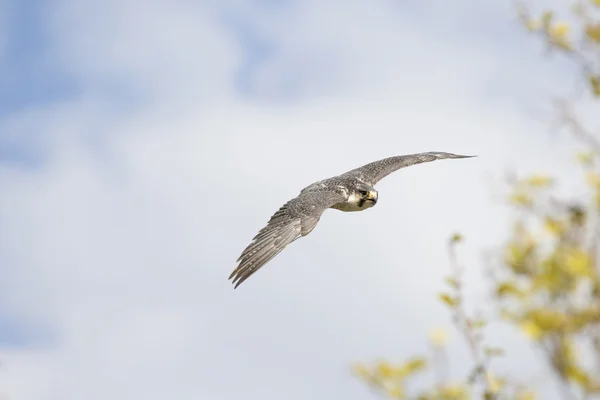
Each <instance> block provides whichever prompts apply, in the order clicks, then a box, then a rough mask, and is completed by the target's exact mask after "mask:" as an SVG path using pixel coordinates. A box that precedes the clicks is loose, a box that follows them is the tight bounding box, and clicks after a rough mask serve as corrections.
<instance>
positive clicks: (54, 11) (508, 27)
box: [0, 0, 571, 400]
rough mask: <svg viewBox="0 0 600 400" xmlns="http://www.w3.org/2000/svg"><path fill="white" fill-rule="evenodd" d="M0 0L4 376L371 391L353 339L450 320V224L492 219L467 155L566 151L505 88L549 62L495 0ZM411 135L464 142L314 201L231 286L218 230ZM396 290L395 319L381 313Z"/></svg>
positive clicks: (245, 232) (12, 380)
mask: <svg viewBox="0 0 600 400" xmlns="http://www.w3.org/2000/svg"><path fill="white" fill-rule="evenodd" d="M0 4H2V7H5V8H7V9H8V13H7V15H8V19H9V21H10V24H9V25H8V42H7V46H6V47H5V53H4V57H3V58H2V62H1V64H0V68H1V70H2V72H3V73H2V76H3V78H1V79H0V116H1V118H0V187H2V188H3V189H2V191H3V195H2V196H1V198H0V265H2V267H0V282H2V284H1V286H0V287H1V288H2V291H3V296H2V297H1V298H0V301H1V303H0V327H1V328H2V329H1V330H0V346H1V349H0V350H2V352H1V353H0V360H5V361H3V362H5V363H6V364H8V365H10V366H11V369H10V371H9V372H8V376H7V377H6V379H2V381H3V382H8V383H7V387H6V388H5V391H6V392H8V393H9V394H10V396H11V398H12V399H19V400H20V399H36V400H38V399H54V398H61V399H65V398H73V399H79V398H82V397H85V398H86V399H92V400H93V399H95V398H98V399H104V398H106V397H108V395H110V396H111V397H112V398H114V397H115V396H114V393H121V394H122V395H123V396H124V397H123V398H131V396H135V397H139V398H145V399H152V398H162V397H161V395H162V394H164V393H169V394H170V395H173V396H175V397H177V398H215V399H233V398H238V397H239V394H240V393H241V392H243V393H244V395H245V398H248V399H254V398H256V399H267V400H268V399H271V398H273V399H275V398H277V399H278V398H281V397H282V395H284V394H287V395H288V397H289V398H290V399H295V398H298V399H301V398H302V399H304V398H315V399H319V398H323V399H325V398H341V397H344V396H348V395H350V394H352V395H355V396H357V397H356V398H360V399H369V398H371V397H370V394H369V393H368V391H366V390H365V391H360V390H362V389H363V388H362V386H361V385H360V384H359V383H357V382H355V380H354V379H352V377H350V376H348V374H347V371H346V369H345V368H346V366H348V365H349V363H351V362H353V361H356V360H357V359H366V360H368V359H372V358H376V357H379V356H381V355H390V356H397V357H404V356H408V355H410V353H411V351H413V350H414V349H418V348H424V346H425V343H424V341H423V338H424V337H426V335H427V332H428V330H429V329H430V328H432V327H434V326H438V325H443V324H445V323H446V315H445V313H444V310H443V308H441V307H440V305H439V304H437V302H436V301H435V293H436V291H437V290H439V282H441V280H442V278H441V277H442V276H443V275H444V274H445V273H446V272H447V271H446V265H445V254H444V242H445V240H446V238H447V236H448V235H449V234H450V233H451V232H453V231H454V230H456V229H459V230H462V231H464V232H465V234H467V235H468V236H469V235H470V236H471V237H473V239H471V240H470V241H469V243H472V246H473V248H472V249H474V250H472V252H470V253H469V254H468V255H467V256H466V257H467V259H468V261H471V262H472V263H473V264H476V263H477V254H476V252H477V250H475V249H480V248H483V247H484V246H486V245H490V244H494V243H496V240H497V237H498V235H501V234H502V233H503V232H505V229H506V224H505V222H504V220H503V216H505V211H506V210H498V209H496V208H494V210H495V212H494V213H493V218H492V217H491V216H490V211H489V210H490V209H491V208H490V207H497V205H493V203H492V201H491V200H490V197H491V196H490V194H489V192H488V191H487V186H485V185H483V184H482V180H483V179H484V178H483V175H485V174H499V173H501V172H503V171H504V169H505V168H506V167H507V166H508V167H512V166H518V168H519V169H520V170H524V171H535V170H538V169H542V170H548V171H551V172H552V171H554V172H557V173H566V174H568V173H570V171H571V169H569V168H570V164H569V160H568V159H567V158H564V160H565V161H564V162H557V161H556V160H557V159H561V157H566V155H568V152H567V149H566V147H565V146H562V143H563V142H560V143H558V145H556V144H552V143H551V142H550V141H548V136H547V133H546V132H545V131H544V129H543V127H541V126H540V125H539V124H535V123H533V122H532V121H531V120H530V119H529V118H528V117H527V116H526V115H524V113H523V112H522V111H523V106H535V105H536V102H537V101H538V100H539V91H538V90H540V89H541V90H544V89H547V88H549V87H551V85H550V83H551V82H554V80H555V79H556V77H557V76H560V74H561V73H563V72H564V71H565V70H564V69H563V68H564V66H563V65H559V66H553V65H546V66H543V65H544V64H541V63H540V58H539V53H538V52H537V51H538V50H539V48H538V47H539V46H536V45H535V43H534V42H528V41H526V40H524V39H523V37H524V36H523V35H524V34H523V32H521V31H519V29H518V27H517V25H516V24H515V22H514V20H512V14H511V9H510V5H509V4H500V3H497V4H482V2H476V1H474V0H462V1H459V2H457V3H456V5H455V6H453V7H449V6H448V5H447V4H446V3H445V2H440V1H424V2H423V1H421V2H416V1H410V2H392V1H378V2H370V3H369V4H368V5H367V4H366V3H364V2H360V1H343V2H342V1H339V2H335V1H334V2H328V3H323V2H319V1H316V0H307V1H267V0H264V1H254V2H242V1H229V2H193V1H183V0H182V1H176V2H169V1H166V0H165V1H156V2H152V3H150V4H148V3H147V2H143V1H138V0H130V1H127V2H121V1H117V0H110V1H106V2H102V3H98V2H93V1H75V0H72V1H69V0H53V1H44V2H42V1H36V2H31V1H16V0H15V1H12V0H11V1H9V2H8V3H6V2H5V3H0ZM0 15H2V13H1V12H0ZM516 60H518V62H517V61H516ZM532 148H534V149H536V152H534V153H532V152H531V149H532ZM427 150H441V151H452V152H463V153H466V154H469V153H474V154H480V155H481V160H478V161H477V162H478V163H479V164H478V167H477V168H473V167H472V165H473V164H467V163H453V164H450V162H448V163H446V164H437V165H433V164H432V165H429V166H427V167H422V168H421V167H419V168H416V169H415V170H414V171H408V170H407V171H406V172H403V173H402V174H401V176H397V177H394V178H393V179H390V180H388V181H386V182H385V183H383V182H382V184H381V187H380V194H381V195H383V196H382V198H381V203H380V204H378V206H377V209H374V210H372V212H369V213H365V215H362V216H356V217H352V216H350V217H349V216H347V215H340V213H334V212H332V213H328V214H327V216H326V217H324V218H323V223H320V225H319V227H318V230H315V233H311V237H310V238H306V240H304V239H303V240H302V241H298V242H299V243H298V244H297V245H296V243H295V244H294V246H293V248H291V249H290V251H289V252H288V251H287V250H286V254H284V253H282V255H280V256H278V257H277V260H273V265H270V266H269V268H267V267H265V268H264V271H263V270H261V273H260V274H258V273H257V274H256V277H253V278H252V280H248V282H247V283H248V285H245V286H246V287H244V288H242V290H239V289H238V290H237V291H235V292H233V291H232V290H231V286H230V284H229V282H227V280H226V277H227V276H228V275H229V273H230V269H231V268H232V267H233V262H234V260H235V259H236V258H237V255H238V254H237V253H238V252H239V251H240V250H241V249H242V248H243V247H244V246H245V245H246V244H247V241H248V240H249V239H250V238H251V237H252V236H253V235H254V234H255V232H256V230H257V229H259V228H260V226H261V224H262V223H264V222H265V221H266V219H267V218H268V217H269V216H270V214H271V213H272V212H274V211H275V210H276V209H277V208H278V207H279V206H280V203H282V202H283V201H285V200H287V199H288V198H289V197H290V196H294V195H295V194H296V193H297V191H298V190H299V189H300V188H301V187H303V186H304V185H306V184H309V183H310V182H312V181H315V180H317V179H321V178H323V177H326V176H328V175H331V174H335V173H339V172H343V171H344V170H346V169H350V168H354V167H356V166H358V165H360V164H363V163H366V162H368V161H372V160H373V159H377V158H383V157H386V156H389V155H391V154H401V153H408V152H416V151H427ZM307 160H308V161H314V160H318V162H308V161H307ZM426 182H427V183H426ZM207 193H210V194H211V196H207ZM215 194H216V196H217V197H216V198H215ZM441 198H443V199H444V201H443V202H440V199H441ZM488 218H491V219H490V221H487V219H488ZM364 232H371V233H373V234H370V235H368V236H367V238H368V240H367V239H365V235H364ZM482 232H484V233H482ZM300 242H302V243H300ZM400 245H402V252H401V253H402V254H401V256H399V255H398V252H397V249H398V248H399V246H400ZM356 249H360V251H357V250H356ZM433 249H439V251H437V250H433ZM471 253H472V254H471ZM436 277H438V278H439V279H437V280H436ZM472 279H473V282H474V283H477V282H479V279H480V277H479V275H478V274H474V275H473V277H472ZM438 281H439V282H438ZM357 293H361V296H357V295H356V294H357ZM399 293H400V294H401V295H399ZM408 295H411V296H413V298H415V299H417V300H415V301H418V302H419V303H420V304H421V305H422V307H423V310H424V311H422V312H418V313H416V312H415V311H414V307H412V305H411V304H408V303H407V300H406V297H405V296H408ZM476 295H477V293H474V294H473V296H476ZM391 312H393V313H396V314H397V317H396V318H397V319H398V320H399V321H404V323H405V324H407V325H408V326H411V327H412V329H410V331H407V330H406V329H405V328H404V325H403V324H398V325H394V326H389V327H388V328H387V329H384V330H381V329H379V328H378V327H381V326H384V325H387V324H389V315H390V314H389V313H391ZM499 335H500V336H499V340H500V339H501V340H504V341H506V342H507V343H513V342H514V341H515V339H514V337H512V336H510V335H508V336H502V335H504V333H501V334H499ZM398 337H402V338H403V340H402V341H400V342H398ZM290 343H293V344H294V346H292V347H290V346H289V344H290ZM522 354H525V355H523V356H522V357H523V358H522V359H519V360H518V361H519V362H522V364H523V365H529V366H534V365H535V363H534V362H533V361H532V359H530V358H527V355H526V354H527V353H522ZM519 357H521V353H519ZM198 360H203V361H204V362H198ZM462 367H466V366H465V365H459V366H458V367H457V370H458V371H460V370H461V368H462ZM122 376H128V377H130V379H129V380H128V381H127V382H123V381H122V380H121V379H120V377H122ZM65 377H67V378H66V379H65ZM99 377H101V378H102V385H99V381H98V379H100V378H99ZM223 377H228V378H227V379H224V378H223ZM232 381H234V382H236V383H237V384H235V385H234V384H232V383H231V382H232ZM32 382H33V383H32ZM149 382H150V383H151V384H149ZM273 382H275V383H273ZM99 386H101V387H100V388H99ZM289 387H294V388H296V391H295V392H294V393H291V394H290V393H289V392H288V391H289ZM90 388H97V389H98V390H95V391H94V392H93V393H91V392H90ZM242 388H243V390H242ZM128 396H129V397H128ZM294 396H295V397H294ZM117 398H118V396H117Z"/></svg>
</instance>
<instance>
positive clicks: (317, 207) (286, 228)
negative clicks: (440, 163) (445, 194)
mask: <svg viewBox="0 0 600 400" xmlns="http://www.w3.org/2000/svg"><path fill="white" fill-rule="evenodd" d="M471 157H475V156H463V155H458V154H452V153H443V152H427V153H416V154H406V155H401V156H396V157H389V158H384V159H383V160H379V161H374V162H372V163H369V164H366V165H363V166H362V167H359V168H356V169H353V170H351V171H348V172H345V173H343V174H341V175H338V176H334V177H331V178H327V179H323V180H321V181H318V182H315V183H313V184H311V185H309V186H307V187H305V188H304V189H302V190H301V191H300V194H299V195H298V196H297V197H296V198H294V199H292V200H290V201H288V202H287V203H285V204H284V205H283V206H282V207H281V208H279V210H278V211H277V212H276V213H275V214H273V215H272V216H271V218H270V220H269V221H268V223H267V226H265V227H264V228H262V229H261V230H260V231H259V232H258V234H256V236H255V237H254V238H253V239H252V242H251V243H250V244H249V245H248V246H247V247H246V249H244V251H243V252H242V254H241V255H240V257H239V258H238V259H237V262H239V264H238V266H237V267H236V268H235V270H234V271H233V272H232V273H231V275H230V276H229V279H232V278H233V284H234V285H235V286H234V288H237V287H238V286H239V285H240V284H241V283H242V282H244V281H245V280H246V279H248V278H249V277H250V276H251V275H252V274H254V273H255V272H256V271H258V270H259V269H260V268H261V267H262V266H263V265H265V264H266V263H267V262H269V261H270V260H271V259H272V258H273V257H275V256H276V255H277V254H279V253H280V252H281V251H282V250H283V249H284V248H285V247H286V246H287V245H289V244H290V243H292V242H293V241H295V240H296V239H298V238H300V237H303V236H306V235H308V234H309V233H310V232H311V231H312V230H313V229H314V228H315V226H316V225H317V223H318V222H319V219H320V218H321V214H323V212H324V211H325V210H327V209H328V208H333V209H336V210H340V211H344V212H354V211H363V210H366V209H368V208H371V207H373V206H374V205H375V204H377V198H378V192H377V190H375V188H374V186H375V184H376V183H377V182H379V181H380V180H381V179H383V178H385V177H386V176H387V175H389V174H391V173H392V172H394V171H397V170H399V169H400V168H404V167H409V166H411V165H415V164H421V163H426V162H431V161H435V160H443V159H448V158H471Z"/></svg>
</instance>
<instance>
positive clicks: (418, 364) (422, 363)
mask: <svg viewBox="0 0 600 400" xmlns="http://www.w3.org/2000/svg"><path fill="white" fill-rule="evenodd" d="M426 367H427V360H425V359H424V358H423V357H415V358H412V359H410V360H408V361H407V362H406V363H405V364H404V365H403V366H402V367H401V368H402V369H403V370H404V371H406V374H414V373H415V372H419V371H421V370H423V369H425V368H426Z"/></svg>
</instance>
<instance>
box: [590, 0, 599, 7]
mask: <svg viewBox="0 0 600 400" xmlns="http://www.w3.org/2000/svg"><path fill="white" fill-rule="evenodd" d="M592 4H593V5H595V6H596V7H600V0H592Z"/></svg>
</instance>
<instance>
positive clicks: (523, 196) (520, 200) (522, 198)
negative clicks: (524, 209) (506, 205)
mask: <svg viewBox="0 0 600 400" xmlns="http://www.w3.org/2000/svg"><path fill="white" fill-rule="evenodd" d="M510 201H511V202H512V203H513V204H515V205H517V206H530V205H531V204H532V203H533V200H532V199H531V196H530V195H529V194H527V193H523V192H516V193H513V194H512V196H510Z"/></svg>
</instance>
